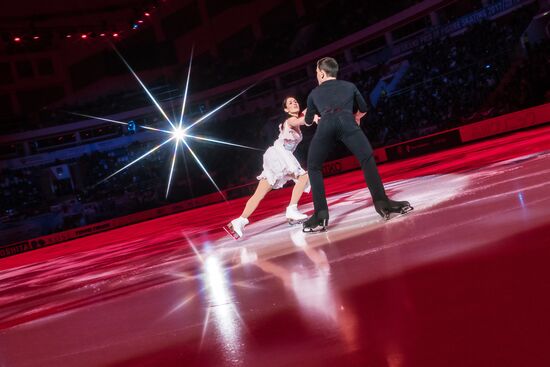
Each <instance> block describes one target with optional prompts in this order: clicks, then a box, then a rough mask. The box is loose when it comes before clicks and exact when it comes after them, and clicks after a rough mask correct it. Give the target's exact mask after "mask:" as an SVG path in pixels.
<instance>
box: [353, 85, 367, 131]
mask: <svg viewBox="0 0 550 367" xmlns="http://www.w3.org/2000/svg"><path fill="white" fill-rule="evenodd" d="M354 89H355V90H354V91H353V94H354V102H355V105H356V106H357V112H356V113H355V122H357V125H359V123H360V122H361V118H362V117H363V116H365V115H366V114H367V110H368V106H367V102H365V99H364V98H363V96H362V95H361V93H360V92H359V90H358V89H357V87H354Z"/></svg>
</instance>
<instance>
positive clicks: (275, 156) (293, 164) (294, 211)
mask: <svg viewBox="0 0 550 367" xmlns="http://www.w3.org/2000/svg"><path fill="white" fill-rule="evenodd" d="M283 109H284V111H285V112H286V113H287V114H288V118H287V119H286V120H285V122H283V123H282V124H280V125H279V137H278V138H277V140H275V143H273V145H272V146H271V147H269V148H268V149H267V150H266V152H265V153H264V162H263V171H262V173H261V174H260V175H259V176H258V177H257V178H258V180H259V181H260V182H259V183H258V187H257V188H256V191H255V192H254V195H252V196H251V197H250V199H248V201H247V203H246V206H245V208H244V210H243V212H242V214H241V216H240V217H239V218H236V219H233V220H232V221H231V222H230V223H229V224H227V225H226V226H224V227H223V229H225V231H226V232H227V233H228V234H229V235H230V236H232V237H233V238H234V239H239V238H240V237H242V236H243V231H244V227H245V226H246V225H247V224H248V223H249V222H248V217H250V215H252V213H253V212H254V210H256V208H257V207H258V204H260V201H262V199H263V198H264V197H265V195H266V194H267V193H268V192H269V191H271V190H272V189H280V188H281V187H283V185H284V184H285V183H287V182H288V181H290V180H293V181H294V182H295V185H294V189H293V190H292V197H291V198H290V204H289V205H288V207H287V208H286V218H287V219H288V222H289V223H290V224H297V223H302V222H303V221H304V220H306V219H307V216H306V215H305V214H302V213H301V212H300V211H299V210H298V200H300V197H301V196H302V193H303V192H304V191H306V192H309V190H310V186H309V177H308V174H307V172H306V171H304V169H303V168H302V167H301V166H300V163H298V160H296V158H295V157H294V154H293V153H294V150H296V147H297V146H298V144H299V143H300V142H301V141H302V132H301V131H300V126H301V125H304V124H305V121H304V113H300V105H299V104H298V101H296V98H294V97H286V98H285V99H284V100H283ZM304 112H305V111H304Z"/></svg>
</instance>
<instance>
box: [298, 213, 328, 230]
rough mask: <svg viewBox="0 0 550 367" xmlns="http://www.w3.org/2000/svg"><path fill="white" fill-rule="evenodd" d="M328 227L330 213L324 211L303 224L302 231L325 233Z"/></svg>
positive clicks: (315, 214)
mask: <svg viewBox="0 0 550 367" xmlns="http://www.w3.org/2000/svg"><path fill="white" fill-rule="evenodd" d="M327 227H328V212H327V211H326V210H322V211H320V212H319V213H314V214H313V215H312V216H311V218H309V219H308V220H306V221H305V222H304V223H303V229H302V231H304V232H306V233H313V232H323V231H326V230H327Z"/></svg>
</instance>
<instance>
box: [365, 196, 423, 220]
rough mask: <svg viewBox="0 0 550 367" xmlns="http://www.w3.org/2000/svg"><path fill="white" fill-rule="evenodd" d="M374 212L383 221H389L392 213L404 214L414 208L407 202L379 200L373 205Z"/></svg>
mask: <svg viewBox="0 0 550 367" xmlns="http://www.w3.org/2000/svg"><path fill="white" fill-rule="evenodd" d="M374 208H375V209H376V212H377V213H378V214H380V216H381V217H382V218H384V219H385V220H389V219H390V215H391V214H392V213H398V214H406V213H408V212H410V211H411V210H413V209H414V208H413V207H412V206H411V204H410V203H409V202H408V201H395V200H390V199H387V200H381V201H376V202H375V203H374Z"/></svg>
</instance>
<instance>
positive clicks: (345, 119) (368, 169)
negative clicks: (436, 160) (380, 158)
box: [303, 57, 413, 232]
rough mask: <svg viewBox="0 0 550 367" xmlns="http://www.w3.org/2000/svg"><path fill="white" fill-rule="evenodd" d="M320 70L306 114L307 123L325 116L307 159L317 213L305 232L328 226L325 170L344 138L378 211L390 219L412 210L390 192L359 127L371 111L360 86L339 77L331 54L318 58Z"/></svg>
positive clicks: (322, 118) (319, 124)
mask: <svg viewBox="0 0 550 367" xmlns="http://www.w3.org/2000/svg"><path fill="white" fill-rule="evenodd" d="M316 71H317V81H318V82H319V86H317V87H316V88H315V89H313V90H312V91H311V93H310V94H309V96H308V99H307V112H306V115H305V122H306V123H307V124H311V123H313V117H314V116H315V115H316V114H317V115H319V116H321V119H320V120H319V122H318V126H317V130H316V131H315V135H314V136H313V139H312V140H311V144H310V146H309V152H308V158H307V165H308V167H307V168H308V171H309V179H310V182H311V189H312V193H313V206H314V208H315V212H314V214H313V216H312V217H311V218H309V219H308V220H307V221H306V222H304V224H303V230H304V232H317V231H321V230H325V229H326V228H327V226H328V219H329V215H328V206H327V199H326V196H325V185H324V183H323V172H322V169H323V163H324V162H325V160H326V158H327V155H328V154H329V152H330V150H331V149H332V146H333V145H334V143H335V142H336V140H340V141H342V142H343V143H344V144H345V145H346V147H347V148H348V149H349V150H350V151H351V152H352V153H353V155H355V157H356V158H357V159H358V160H359V163H360V164H361V169H362V170H363V175H364V176H365V181H366V182H367V185H368V188H369V191H370V194H371V196H372V200H373V202H374V207H375V209H376V211H377V212H378V214H380V215H381V216H382V217H383V218H384V219H386V220H388V219H389V217H390V213H406V212H408V211H411V210H412V209H413V208H412V207H411V205H410V204H409V202H407V201H393V200H390V199H389V198H388V196H387V195H386V191H385V190H384V185H383V184H382V180H381V179H380V175H379V173H378V168H377V167H376V162H375V161H374V155H373V151H372V147H371V145H370V143H369V141H368V139H367V137H366V136H365V134H364V133H363V131H362V130H361V128H360V127H359V123H360V119H361V117H363V116H364V115H365V114H366V113H367V103H366V102H365V100H364V99H363V97H362V96H361V93H359V90H357V87H356V86H355V85H354V84H352V83H350V82H346V81H343V80H337V79H336V76H337V74H338V62H337V61H336V60H335V59H333V58H331V57H325V58H322V59H320V60H319V61H317V70H316ZM354 111H356V112H355V113H354Z"/></svg>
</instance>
